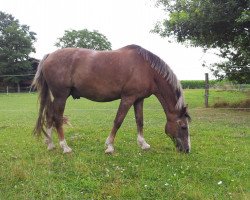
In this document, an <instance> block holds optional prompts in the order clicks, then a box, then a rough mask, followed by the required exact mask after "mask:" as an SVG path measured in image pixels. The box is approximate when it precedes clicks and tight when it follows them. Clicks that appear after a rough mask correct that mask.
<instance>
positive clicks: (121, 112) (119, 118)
mask: <svg viewBox="0 0 250 200" xmlns="http://www.w3.org/2000/svg"><path fill="white" fill-rule="evenodd" d="M134 101H135V98H133V97H130V98H122V99H121V102H120V105H119V108H118V111H117V114H116V117H115V120H114V126H113V128H112V131H111V133H110V134H109V136H108V138H107V140H106V143H105V144H106V146H107V149H106V151H105V153H113V152H114V146H113V144H114V140H115V135H116V132H117V131H118V129H119V128H120V126H121V125H122V122H123V120H124V118H125V117H126V115H127V113H128V110H129V108H130V107H131V106H132V105H133V103H134Z"/></svg>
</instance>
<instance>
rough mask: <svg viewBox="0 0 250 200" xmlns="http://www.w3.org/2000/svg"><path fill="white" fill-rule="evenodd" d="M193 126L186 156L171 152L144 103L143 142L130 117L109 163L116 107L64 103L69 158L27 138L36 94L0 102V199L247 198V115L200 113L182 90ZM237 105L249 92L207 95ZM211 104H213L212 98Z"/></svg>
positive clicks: (152, 103) (194, 97) (160, 117)
mask: <svg viewBox="0 0 250 200" xmlns="http://www.w3.org/2000/svg"><path fill="white" fill-rule="evenodd" d="M185 96H186V101H187V102H188V104H189V108H190V113H191V116H192V118H193V121H192V123H191V125H190V133H191V141H192V152H191V154H189V155H184V154H180V153H177V152H176V150H175V149H174V146H173V144H172V142H171V141H170V139H169V138H168V137H166V135H165V134H164V133H163V132H164V125H165V115H164V113H163V110H162V109H161V106H160V104H159V102H158V101H157V100H156V98H154V97H150V98H148V99H146V100H145V105H144V114H145V117H144V118H145V119H144V120H145V125H144V126H145V128H144V130H145V138H146V140H147V141H148V143H149V144H150V145H151V150H149V151H147V152H144V151H142V150H140V149H139V147H138V146H137V144H136V125H135V122H134V116H133V111H132V109H131V111H130V112H129V114H128V116H127V117H126V119H125V122H124V124H123V126H122V127H121V129H120V130H119V132H118V134H117V137H116V142H115V148H116V153H115V154H114V155H112V156H108V155H105V154H104V142H105V139H106V137H107V136H108V133H109V131H110V130H111V126H112V122H113V119H114V116H115V114H116V110H117V107H118V104H119V101H115V102H111V103H95V102H91V101H87V100H85V99H81V100H76V101H74V100H72V98H69V100H68V102H67V107H66V111H65V114H66V115H67V116H68V117H69V118H70V121H71V123H72V125H73V127H68V126H66V127H65V129H66V138H67V142H68V144H69V146H70V147H72V148H73V151H74V152H73V153H72V154H69V155H63V154H62V150H61V149H60V148H59V145H58V139H57V137H56V135H55V134H54V141H55V143H56V145H57V148H56V149H55V150H53V151H51V152H48V151H47V150H46V146H45V145H44V143H43V141H42V140H37V139H35V138H34V137H32V135H31V132H32V129H33V126H34V124H35V120H36V117H37V103H36V102H37V95H36V94H10V95H5V94H1V95H0V113H1V114H0V199H3V200H5V199H11V200H12V199H249V198H250V181H249V180H250V167H249V166H250V160H249V152H250V123H249V121H250V112H249V111H242V110H227V109H213V108H209V109H203V102H204V100H203V96H204V92H203V90H185ZM210 96H211V98H210V104H211V105H212V104H213V103H215V102H216V101H217V100H218V98H219V99H222V100H228V101H230V102H236V101H240V100H243V99H245V98H247V97H248V94H247V93H240V92H217V91H211V93H210ZM212 97H213V98H212Z"/></svg>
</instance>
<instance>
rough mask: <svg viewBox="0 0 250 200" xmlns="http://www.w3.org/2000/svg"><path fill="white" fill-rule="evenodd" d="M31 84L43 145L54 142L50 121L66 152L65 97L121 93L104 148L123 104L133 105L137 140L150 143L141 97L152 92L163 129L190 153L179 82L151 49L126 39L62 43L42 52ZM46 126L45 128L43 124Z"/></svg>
mask: <svg viewBox="0 0 250 200" xmlns="http://www.w3.org/2000/svg"><path fill="white" fill-rule="evenodd" d="M33 86H34V87H35V88H37V90H38V92H39V100H40V109H39V116H38V119H37V123H36V126H35V129H34V133H35V134H37V135H40V134H41V132H44V134H45V136H46V142H47V144H48V149H49V150H50V149H53V148H54V147H55V146H54V144H53V141H52V136H51V135H52V128H53V127H55V128H56V130H57V133H58V137H59V140H60V146H61V147H62V149H63V152H64V153H68V152H71V151H72V150H71V148H70V147H69V146H68V145H67V142H66V140H65V138H64V131H63V123H64V122H65V120H66V119H65V118H64V117H63V112H64V108H65V104H66V100H67V98H68V97H69V96H70V95H71V96H72V97H73V98H74V99H78V98H80V97H84V98H87V99H89V100H92V101H98V102H109V101H113V100H117V99H121V102H120V105H119V108H118V111H117V114H116V117H115V120H114V125H113V128H112V130H111V132H110V134H109V136H108V138H107V139H106V142H105V144H106V147H107V148H106V151H105V152H106V153H113V152H114V146H113V145H114V139H115V136H116V132H117V130H118V129H119V127H120V126H121V124H122V122H123V120H124V118H125V116H126V114H127V112H128V110H129V109H130V107H131V106H132V105H133V106H134V111H135V119H136V123H137V131H138V137H137V141H138V144H139V145H140V147H141V148H142V149H149V148H150V145H149V144H148V143H147V142H146V140H145V139H144V135H143V101H144V99H145V98H147V97H149V96H151V95H152V94H154V95H155V96H156V97H157V98H158V100H159V101H160V103H161V105H162V107H163V109H164V112H165V113H166V118H167V123H166V126H165V132H166V134H167V135H169V136H170V138H171V139H172V140H173V142H174V143H175V145H176V148H177V150H179V151H182V152H185V153H189V151H190V136H189V131H188V129H189V127H188V121H189V119H190V116H189V114H188V112H187V107H186V106H185V105H184V97H183V92H182V87H181V85H180V82H179V81H178V80H177V78H176V75H175V74H174V73H173V71H172V70H171V69H170V68H169V66H168V65H167V64H166V63H165V62H164V61H163V60H162V59H160V58H159V57H158V56H156V55H155V54H153V53H151V52H150V51H148V50H146V49H144V48H142V47H140V46H137V45H129V46H125V47H123V48H120V49H117V50H114V51H95V50H90V49H82V48H65V49H60V50H57V51H55V52H53V53H51V54H48V55H46V56H44V58H43V59H42V60H41V62H40V64H39V66H38V69H37V72H36V75H35V78H34V80H33ZM44 129H46V130H44Z"/></svg>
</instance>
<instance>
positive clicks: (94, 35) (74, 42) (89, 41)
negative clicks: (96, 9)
mask: <svg viewBox="0 0 250 200" xmlns="http://www.w3.org/2000/svg"><path fill="white" fill-rule="evenodd" d="M55 46H57V47H61V48H66V47H80V48H87V49H94V50H111V43H110V42H109V41H108V39H107V37H106V36H105V35H103V34H101V33H99V32H98V31H93V32H92V31H88V30H87V29H83V30H79V31H76V30H66V31H65V32H64V36H63V37H61V38H58V41H57V43H56V44H55Z"/></svg>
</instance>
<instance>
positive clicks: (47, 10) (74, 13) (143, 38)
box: [0, 0, 219, 80]
mask: <svg viewBox="0 0 250 200" xmlns="http://www.w3.org/2000/svg"><path fill="white" fill-rule="evenodd" d="M0 11H3V12H5V13H8V14H11V15H13V16H14V17H15V18H16V19H18V20H19V22H20V24H26V25H28V26H29V27H30V31H33V32H35V33H36V34H37V36H36V37H37V41H36V43H35V45H34V46H35V48H36V53H33V54H32V55H31V56H32V57H35V58H37V59H41V58H42V57H43V55H45V54H47V53H50V52H53V51H55V50H56V49H57V47H55V43H56V41H57V38H59V37H62V36H63V34H64V31H65V30H70V29H74V30H82V29H85V28H86V29H88V30H90V31H93V30H98V31H99V32H100V33H102V34H104V35H105V36H106V37H107V38H108V40H109V41H110V42H111V44H112V49H118V48H120V47H123V46H126V45H129V44H137V45H140V46H142V47H144V48H145V49H147V50H149V51H151V52H153V53H154V54H156V55H158V56H159V57H161V58H162V59H163V60H164V61H165V62H166V63H167V64H168V65H169V66H170V67H171V68H172V70H173V71H174V72H175V74H176V75H177V77H178V79H180V80H203V79H204V77H205V75H204V74H205V73H206V72H208V73H209V70H208V69H207V68H204V67H202V63H203V62H204V61H205V62H206V63H213V62H217V61H218V60H219V59H218V57H217V56H216V55H215V54H214V53H213V52H212V51H209V52H207V53H204V52H203V51H202V49H201V48H194V47H186V46H184V45H181V44H178V43H176V42H174V41H172V42H171V43H170V42H169V39H168V38H161V37H160V36H159V35H157V34H154V33H151V32H150V30H152V29H153V28H154V24H155V23H156V22H157V21H159V20H162V19H164V17H166V13H164V11H163V9H162V8H157V7H155V0H105V1H104V0H0ZM210 77H212V75H211V74H210Z"/></svg>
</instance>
